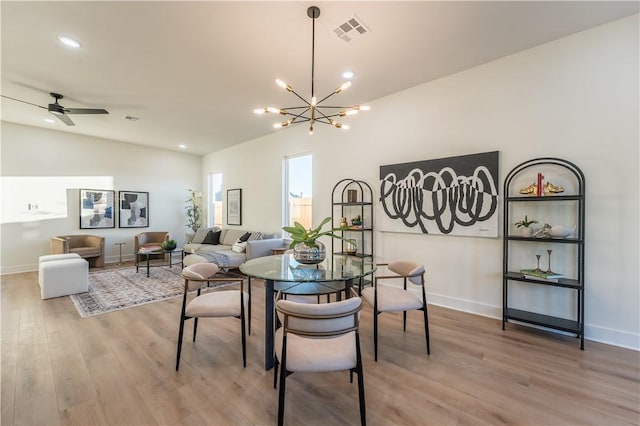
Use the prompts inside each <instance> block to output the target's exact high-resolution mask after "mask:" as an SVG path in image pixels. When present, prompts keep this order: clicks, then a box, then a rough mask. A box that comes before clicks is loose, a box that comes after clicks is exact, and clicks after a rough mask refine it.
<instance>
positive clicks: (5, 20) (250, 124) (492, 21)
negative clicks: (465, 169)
mask: <svg viewBox="0 0 640 426" xmlns="http://www.w3.org/2000/svg"><path fill="white" fill-rule="evenodd" d="M314 4H316V5H317V6H319V7H320V9H321V15H320V17H319V18H318V19H317V20H316V70H315V88H316V94H317V95H319V96H322V95H325V94H328V93H330V92H331V91H332V90H334V89H335V88H336V87H337V86H339V85H340V84H341V83H342V82H343V80H342V78H341V77H340V74H341V73H342V71H344V70H347V69H350V70H352V71H354V72H355V73H356V75H355V77H354V79H353V85H352V86H351V88H349V89H348V90H346V91H344V92H343V93H341V94H339V95H336V97H335V98H336V100H335V103H336V104H341V105H350V104H363V103H367V102H371V101H372V100H375V99H377V98H380V97H383V96H386V95H389V94H391V93H394V92H397V91H400V90H403V89H406V88H409V87H413V86H416V85H418V84H421V83H424V82H427V81H430V80H433V79H436V78H439V77H442V76H445V75H448V74H452V73H456V72H459V71H462V70H465V69H468V68H471V67H474V66H477V65H479V64H482V63H485V62H488V61H491V60H494V59H497V58H500V57H503V56H505V55H509V54H511V53H514V52H517V51H520V50H523V49H527V48H530V47H533V46H536V45H539V44H542V43H545V42H548V41H551V40H554V39H557V38H560V37H563V36H566V35H569V34H571V33H574V32H577V31H581V30H584V29H587V28H591V27H594V26H597V25H600V24H603V23H605V22H609V21H612V20H615V19H619V18H622V17H625V16H629V15H632V14H635V13H638V10H639V7H638V5H639V3H638V2H637V1H629V2H624V1H623V2H613V1H604V2H596V1H586V2H574V1H568V2H536V1H533V2H520V1H516V2H506V1H504V2H501V1H497V2H483V1H471V2H454V1H451V2H438V1H425V2H421V1H410V2H369V1H357V2H337V1H335V2H315V3H313V2H297V1H285V2H269V1H259V2H237V1H232V2H177V1H176V2H168V1H167V2H145V1H143V2H121V1H117V2H116V1H113V2H111V1H104V2H98V1H94V2H86V1H83V2H75V1H71V2H53V1H45V2H10V1H2V2H1V13H2V16H1V18H2V86H1V93H2V95H5V96H10V97H13V98H18V99H22V100H24V101H27V102H31V103H34V104H38V105H42V106H46V105H47V104H48V103H50V102H51V101H52V99H51V98H50V97H49V92H57V93H61V94H63V95H64V96H65V98H64V99H63V100H62V101H61V104H62V105H64V106H65V107H71V108H94V107H97V108H105V109H107V110H108V111H109V113H110V114H109V115H72V116H70V117H71V118H72V120H73V121H74V122H75V123H76V125H75V126H74V127H68V126H66V125H64V124H63V123H62V122H60V121H57V120H56V122H55V123H54V124H48V123H45V122H44V121H43V120H44V118H47V117H51V115H50V114H49V113H48V112H47V111H46V110H44V109H40V108H37V107H35V106H32V105H27V104H23V103H20V102H16V101H13V100H7V99H5V98H2V103H1V106H2V109H1V118H2V120H5V121H10V122H17V123H23V124H28V125H32V126H38V127H47V128H52V129H56V130H61V131H67V132H73V133H78V134H84V135H91V136H98V137H103V138H108V139H114V140H121V141H125V142H131V143H136V144H142V145H149V146H155V147H159V148H165V149H170V150H180V149H179V148H178V145H179V144H185V145H187V148H186V150H185V151H186V152H190V153H194V154H204V153H208V152H212V151H216V150H219V149H222V148H225V147H227V146H231V145H233V144H237V143H241V142H244V141H247V140H250V139H253V138H256V137H259V136H262V135H265V134H268V133H271V132H275V131H281V132H286V131H287V130H286V129H283V130H274V129H273V128H272V124H273V123H274V122H275V121H279V120H278V119H277V118H276V117H274V116H262V117H259V116H256V115H255V114H253V112H252V111H253V109H254V108H257V107H261V106H267V105H272V106H278V107H285V106H295V105H299V104H300V102H299V101H296V98H295V97H294V96H293V95H292V94H290V93H286V92H285V91H284V90H282V89H280V88H279V87H278V86H276V85H275V83H274V80H275V78H281V79H283V80H284V81H286V82H287V83H289V84H290V85H291V86H293V88H294V89H295V90H296V91H298V92H299V93H300V94H301V95H302V96H303V97H305V98H307V99H308V98H309V97H310V95H309V93H310V91H311V89H310V85H311V23H312V20H311V19H310V18H309V17H307V8H308V7H309V6H311V5H314ZM354 16H356V17H357V18H358V19H359V20H360V21H361V22H362V23H364V24H365V26H366V27H367V28H368V29H369V32H368V33H367V34H366V35H364V36H360V37H354V38H353V40H352V41H351V42H349V43H346V42H344V41H342V40H340V39H339V38H338V37H337V36H336V35H335V33H334V31H333V30H334V29H335V28H336V27H338V25H340V24H342V23H343V22H345V21H347V20H348V19H350V18H352V17H354ZM58 35H67V36H70V37H73V38H75V39H76V40H78V41H79V42H80V43H81V44H82V47H81V48H80V49H77V50H72V49H70V48H68V47H65V46H63V45H61V44H60V43H59V42H58V41H57V39H56V36H58ZM127 115H129V116H135V117H139V118H140V120H139V121H137V122H131V121H128V120H125V119H124V117H125V116H127ZM344 121H345V122H346V121H349V124H350V125H351V127H355V126H357V117H356V118H346V119H345V120H344ZM316 129H317V131H318V132H320V131H337V130H333V129H330V128H328V127H326V126H320V127H318V126H316Z"/></svg>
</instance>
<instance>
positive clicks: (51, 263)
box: [38, 256, 89, 299]
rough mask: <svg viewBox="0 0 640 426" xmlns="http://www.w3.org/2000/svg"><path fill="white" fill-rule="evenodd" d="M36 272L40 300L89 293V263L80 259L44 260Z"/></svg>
mask: <svg viewBox="0 0 640 426" xmlns="http://www.w3.org/2000/svg"><path fill="white" fill-rule="evenodd" d="M43 257H45V256H43ZM38 272H39V273H38V283H39V284H40V298H41V299H50V298H52V297H60V296H68V295H70V294H76V293H84V292H87V291H89V262H87V261H86V260H84V259H82V258H80V257H77V258H73V257H72V258H66V259H46V260H45V261H43V262H40V267H39V271H38Z"/></svg>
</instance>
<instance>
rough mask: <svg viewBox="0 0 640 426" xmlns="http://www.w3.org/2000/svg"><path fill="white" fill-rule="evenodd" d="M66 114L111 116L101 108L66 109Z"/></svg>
mask: <svg viewBox="0 0 640 426" xmlns="http://www.w3.org/2000/svg"><path fill="white" fill-rule="evenodd" d="M64 112H65V114H109V111H107V110H106V109H101V108H65V109H64Z"/></svg>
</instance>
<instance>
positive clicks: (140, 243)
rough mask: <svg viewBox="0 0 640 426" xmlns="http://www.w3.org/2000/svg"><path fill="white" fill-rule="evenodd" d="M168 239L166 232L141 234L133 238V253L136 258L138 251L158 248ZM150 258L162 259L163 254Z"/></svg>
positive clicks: (153, 255)
mask: <svg viewBox="0 0 640 426" xmlns="http://www.w3.org/2000/svg"><path fill="white" fill-rule="evenodd" d="M169 238H170V235H169V233H168V232H164V231H156V232H141V233H139V234H136V235H134V236H133V250H134V251H133V253H134V255H135V256H136V258H137V257H138V252H139V251H140V249H144V248H154V247H160V244H162V243H163V242H165V241H167V240H168V239H169ZM150 256H151V258H163V257H165V254H164V253H159V254H152V255H150Z"/></svg>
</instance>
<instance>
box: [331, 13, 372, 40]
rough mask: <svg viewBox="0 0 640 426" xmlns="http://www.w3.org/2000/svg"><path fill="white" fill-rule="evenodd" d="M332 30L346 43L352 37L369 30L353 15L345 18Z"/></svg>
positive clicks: (361, 34)
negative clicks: (345, 19)
mask: <svg viewBox="0 0 640 426" xmlns="http://www.w3.org/2000/svg"><path fill="white" fill-rule="evenodd" d="M333 32H335V33H336V35H337V36H338V38H339V39H341V40H342V41H344V42H345V43H348V42H350V41H351V40H353V38H354V37H358V36H363V35H365V34H366V33H368V32H369V29H368V28H367V27H366V26H365V25H364V24H363V23H362V20H360V18H358V17H357V16H355V15H354V16H353V17H352V18H349V19H347V21H346V22H344V23H342V24H340V25H338V27H337V28H336V29H334V30H333Z"/></svg>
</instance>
